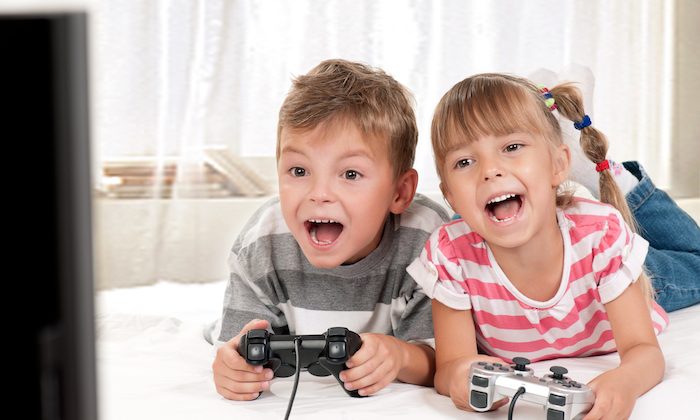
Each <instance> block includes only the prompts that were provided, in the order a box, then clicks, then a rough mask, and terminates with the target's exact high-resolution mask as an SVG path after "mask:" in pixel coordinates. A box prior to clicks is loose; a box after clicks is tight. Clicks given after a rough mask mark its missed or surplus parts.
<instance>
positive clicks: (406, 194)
mask: <svg viewBox="0 0 700 420" xmlns="http://www.w3.org/2000/svg"><path fill="white" fill-rule="evenodd" d="M416 188H418V172H417V171H416V170H415V169H413V168H411V169H409V170H408V171H406V172H404V173H403V174H401V175H399V179H398V180H397V182H396V191H394V200H393V201H392V202H391V206H390V207H389V211H390V212H392V213H394V214H401V213H403V212H404V210H406V209H407V208H408V206H410V205H411V202H412V201H413V197H414V196H415V195H416Z"/></svg>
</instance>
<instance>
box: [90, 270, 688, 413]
mask: <svg viewBox="0 0 700 420" xmlns="http://www.w3.org/2000/svg"><path fill="white" fill-rule="evenodd" d="M224 288H225V282H216V283H209V284H175V283H165V282H161V283H157V284H155V285H152V286H146V287H138V288H130V289H114V290H107V291H101V292H99V293H98V294H97V296H96V312H97V314H96V326H97V333H98V339H97V367H98V385H99V389H98V395H99V401H98V402H99V413H100V419H101V420H138V419H167V420H179V419H188V420H189V419H200V418H202V419H222V420H224V419H225V420H232V419H255V420H263V419H283V418H284V413H285V410H286V407H287V401H288V397H289V394H290V392H291V388H292V380H291V378H287V379H275V380H274V381H273V384H272V389H271V391H270V392H267V393H265V394H263V396H261V397H260V398H259V399H258V400H256V401H251V402H234V401H228V400H225V399H224V398H223V397H221V396H219V395H218V394H217V393H216V391H215V389H214V385H213V381H212V373H211V372H212V371H211V363H212V361H213V356H214V351H213V348H212V346H210V345H209V344H208V343H207V342H206V341H204V339H203V336H202V327H203V325H205V324H206V323H208V322H210V321H212V320H213V319H215V318H216V317H217V316H218V315H219V311H220V308H221V303H222V299H223V292H224ZM670 318H671V324H670V326H669V328H668V329H667V330H666V331H665V332H663V333H662V334H661V335H660V336H659V340H660V342H661V346H662V349H663V351H664V354H665V355H666V361H667V367H666V375H665V378H664V381H663V382H662V383H661V384H659V385H658V386H656V387H655V388H654V389H652V390H651V391H649V392H648V393H647V394H645V395H644V396H642V397H641V398H640V399H639V400H638V401H637V404H636V406H635V409H634V412H633V415H632V419H661V418H668V419H690V418H700V417H698V408H697V407H698V406H697V399H698V398H699V396H700V305H698V306H695V307H691V308H687V309H684V310H681V311H677V312H673V313H671V314H670ZM319 333H322V331H321V332H319ZM617 362H618V357H617V354H611V355H605V356H598V357H590V358H581V359H560V360H552V361H547V362H539V363H535V364H533V365H532V367H533V368H534V369H535V373H536V374H537V375H543V374H544V373H546V372H548V369H549V367H550V366H552V365H562V366H565V367H566V368H568V369H569V376H571V377H572V378H573V379H575V380H579V381H583V382H587V381H589V380H590V379H592V378H593V377H595V376H596V375H597V374H599V373H600V372H603V371H604V370H606V369H609V368H612V367H613V366H615V365H616V364H617ZM515 416H516V418H518V419H543V418H545V417H544V412H543V411H542V409H541V408H540V407H539V406H536V405H531V404H528V403H520V404H518V405H517V406H516V409H515ZM392 417H401V418H410V419H413V418H416V419H417V418H421V419H423V418H425V419H495V418H505V417H506V409H505V408H501V409H500V410H498V411H496V412H493V413H468V412H464V411H460V410H457V409H456V408H454V406H453V405H452V402H451V401H450V400H449V398H447V397H443V396H441V395H438V394H437V393H436V392H435V390H434V389H432V388H426V387H419V386H414V385H407V384H401V383H393V384H391V385H390V386H389V387H387V388H386V389H384V390H382V392H380V393H379V394H377V395H374V396H372V397H369V398H362V399H355V398H350V397H348V396H347V395H346V394H345V393H344V392H343V391H342V389H341V388H340V386H339V385H338V384H337V383H336V382H335V380H334V379H333V378H332V377H326V378H317V377H314V376H311V375H309V374H306V373H304V374H302V378H301V381H300V384H299V388H298V390H297V396H296V399H295V402H294V408H293V409H292V415H291V418H292V419H323V420H328V419H334V420H343V419H363V420H369V419H380V418H381V419H384V418H392Z"/></svg>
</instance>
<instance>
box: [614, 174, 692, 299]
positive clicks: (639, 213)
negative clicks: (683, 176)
mask: <svg viewBox="0 0 700 420" xmlns="http://www.w3.org/2000/svg"><path fill="white" fill-rule="evenodd" d="M623 165H624V167H625V168H626V169H627V170H628V171H630V172H631V173H632V174H634V175H635V176H636V177H637V178H638V179H639V184H638V185H637V186H636V187H634V189H632V191H630V192H629V193H627V196H626V197H625V198H626V199H627V204H629V206H630V209H631V210H632V213H633V214H634V217H635V219H636V221H637V227H638V228H639V234H640V235H641V236H642V237H643V238H644V239H646V240H647V241H649V252H648V253H647V257H646V260H645V261H644V265H645V266H646V269H647V272H648V273H649V274H650V275H651V278H652V284H653V285H654V290H656V301H657V302H658V303H659V305H661V306H662V307H663V308H664V309H665V310H666V311H667V312H670V311H675V310H676V309H681V308H685V307H686V306H691V305H694V304H696V303H698V302H700V228H698V224H697V223H696V222H695V221H694V220H693V219H692V218H691V217H690V216H689V215H688V214H687V213H686V212H684V211H683V210H682V209H681V208H680V207H678V205H677V204H676V203H675V202H674V201H673V200H672V199H671V198H670V197H669V196H668V194H666V193H665V192H663V191H661V190H659V189H657V188H656V187H655V186H654V183H653V182H652V181H651V179H650V178H649V176H648V175H647V174H646V173H645V172H644V169H643V168H642V166H641V165H639V163H637V162H624V163H623Z"/></svg>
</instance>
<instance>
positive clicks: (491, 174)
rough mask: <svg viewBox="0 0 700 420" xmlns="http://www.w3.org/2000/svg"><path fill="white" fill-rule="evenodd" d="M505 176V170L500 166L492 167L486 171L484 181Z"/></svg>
mask: <svg viewBox="0 0 700 420" xmlns="http://www.w3.org/2000/svg"><path fill="white" fill-rule="evenodd" d="M502 176H503V171H502V170H501V169H500V168H498V167H494V166H492V167H490V168H489V169H487V170H485V171H484V181H488V180H490V179H494V178H497V177H502Z"/></svg>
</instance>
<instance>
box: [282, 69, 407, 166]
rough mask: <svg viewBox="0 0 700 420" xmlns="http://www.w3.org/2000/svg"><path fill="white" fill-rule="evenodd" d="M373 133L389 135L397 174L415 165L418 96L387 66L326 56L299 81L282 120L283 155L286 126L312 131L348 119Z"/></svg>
mask: <svg viewBox="0 0 700 420" xmlns="http://www.w3.org/2000/svg"><path fill="white" fill-rule="evenodd" d="M343 119H345V120H346V121H350V122H353V123H355V124H357V126H358V128H359V129H360V130H361V132H362V133H363V134H365V135H366V138H367V140H369V138H381V139H386V140H387V145H386V147H387V149H386V150H387V151H388V157H389V162H390V163H391V164H392V165H393V168H394V178H396V177H398V176H399V175H401V174H403V173H404V172H406V171H408V170H409V169H411V168H412V167H413V160H414V158H415V151H416V143H417V142H418V128H417V127H416V117H415V114H414V112H413V97H412V96H411V94H410V93H409V92H408V90H407V89H406V88H404V87H403V86H402V85H401V84H400V83H399V82H397V81H396V80H394V78H393V77H391V76H389V75H388V74H386V73H385V72H384V71H383V70H381V69H377V68H373V67H370V66H367V65H364V64H360V63H355V62H351V61H347V60H341V59H333V60H326V61H323V62H321V63H320V64H318V65H317V66H316V67H314V68H313V69H311V71H309V72H308V73H307V74H305V75H302V76H298V77H296V78H295V79H294V80H293V83H292V88H291V90H290V91H289V93H288V94H287V97H286V98H285V100H284V103H283V104H282V107H281V108H280V112H279V122H278V124H277V159H279V157H280V142H281V135H282V130H283V129H291V130H302V131H303V130H311V129H313V128H315V127H317V126H319V125H321V124H324V123H327V122H332V121H336V120H343Z"/></svg>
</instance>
